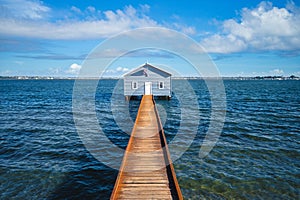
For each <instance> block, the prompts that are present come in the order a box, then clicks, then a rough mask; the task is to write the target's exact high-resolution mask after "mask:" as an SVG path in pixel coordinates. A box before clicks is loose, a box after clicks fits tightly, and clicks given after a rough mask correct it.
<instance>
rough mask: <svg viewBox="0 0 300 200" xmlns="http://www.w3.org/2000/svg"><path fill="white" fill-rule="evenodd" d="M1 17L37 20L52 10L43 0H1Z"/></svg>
mask: <svg viewBox="0 0 300 200" xmlns="http://www.w3.org/2000/svg"><path fill="white" fill-rule="evenodd" d="M0 3H1V5H0V8H1V14H0V16H1V18H4V17H11V18H15V19H27V20H28V19H31V20H37V19H42V18H44V17H45V16H46V15H47V13H48V12H49V11H50V10H51V9H50V8H49V7H47V6H45V5H43V3H42V2H41V1H31V0H1V1H0Z"/></svg>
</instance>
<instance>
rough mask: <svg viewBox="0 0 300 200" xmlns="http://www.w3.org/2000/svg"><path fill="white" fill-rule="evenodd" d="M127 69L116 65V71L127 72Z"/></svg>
mask: <svg viewBox="0 0 300 200" xmlns="http://www.w3.org/2000/svg"><path fill="white" fill-rule="evenodd" d="M128 70H129V69H128V68H126V67H117V72H127V71H128Z"/></svg>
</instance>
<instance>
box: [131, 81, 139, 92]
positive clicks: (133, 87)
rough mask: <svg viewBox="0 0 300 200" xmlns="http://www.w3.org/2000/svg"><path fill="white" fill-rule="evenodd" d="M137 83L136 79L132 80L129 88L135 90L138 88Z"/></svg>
mask: <svg viewBox="0 0 300 200" xmlns="http://www.w3.org/2000/svg"><path fill="white" fill-rule="evenodd" d="M138 87H139V85H138V82H137V81H132V82H131V89H133V90H136V89H138Z"/></svg>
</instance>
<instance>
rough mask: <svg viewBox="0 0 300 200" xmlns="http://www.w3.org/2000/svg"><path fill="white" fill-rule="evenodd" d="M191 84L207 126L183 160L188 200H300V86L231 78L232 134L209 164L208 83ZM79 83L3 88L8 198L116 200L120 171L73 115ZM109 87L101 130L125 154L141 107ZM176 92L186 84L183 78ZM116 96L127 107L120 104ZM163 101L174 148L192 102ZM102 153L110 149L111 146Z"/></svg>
mask: <svg viewBox="0 0 300 200" xmlns="http://www.w3.org/2000/svg"><path fill="white" fill-rule="evenodd" d="M189 83H190V85H191V86H192V88H193V89H194V91H195V94H196V95H197V98H198V99H197V101H198V103H199V109H200V115H199V117H200V121H199V127H198V128H197V134H196V136H195V139H194V140H193V143H192V144H191V146H190V147H189V148H188V150H187V151H186V152H185V153H184V154H183V156H182V157H181V158H180V159H178V160H176V162H175V163H174V166H175V169H176V173H177V178H178V181H179V184H180V186H181V190H182V193H183V195H184V197H185V199H200V198H202V199H299V195H300V181H299V180H300V149H299V146H300V145H299V143H300V130H299V128H300V81H233V80H232V81H230V80H226V81H224V85H225V89H226V98H227V108H226V120H225V124H224V128H223V131H222V134H221V136H220V138H219V140H218V142H217V144H216V146H215V147H214V149H213V150H212V151H211V152H210V154H209V155H208V156H207V157H206V158H204V159H200V158H199V157H198V155H199V149H200V146H201V144H202V142H203V140H204V136H205V132H206V131H207V129H208V126H209V120H210V114H211V109H210V106H211V104H210V96H209V93H208V91H207V88H206V86H205V83H204V82H203V81H199V80H194V81H190V82H189ZM73 84H74V81H72V80H1V81H0V91H1V96H0V183H1V184H0V199H108V198H109V196H110V194H111V191H112V189H113V186H114V182H115V179H116V177H117V174H118V171H117V170H114V169H111V168H110V167H108V166H106V165H104V164H102V163H101V162H99V161H98V160H97V159H95V158H94V157H93V156H92V155H91V154H90V153H89V151H88V150H87V149H86V148H85V146H84V145H83V143H82V141H81V140H80V137H79V136H78V134H77V132H76V128H75V125H74V121H73V115H72V89H73ZM101 85H102V87H101V88H98V90H97V94H96V101H95V104H96V112H97V118H98V119H99V124H100V125H101V126H102V127H103V131H104V133H105V134H106V136H107V137H108V138H109V139H110V140H111V141H112V142H113V143H114V144H116V145H117V146H119V147H120V148H122V149H125V147H126V144H127V141H128V139H129V136H128V135H127V134H126V132H128V131H129V132H130V130H131V128H132V127H131V126H132V121H134V119H135V116H136V112H137V109H138V105H139V104H138V101H132V102H130V104H129V105H127V104H126V103H124V101H123V99H122V100H121V95H114V94H112V92H113V90H114V87H115V86H116V85H118V83H117V81H115V80H104V81H102V82H101ZM173 87H177V88H180V87H182V84H181V82H180V81H174V84H173ZM115 96H116V97H118V98H116V100H114V101H115V102H118V103H116V104H115V105H112V104H111V103H110V102H111V101H112V100H113V99H114V98H115ZM187 98H188V96H187ZM157 104H158V108H159V110H160V115H161V118H162V121H163V123H164V128H165V134H166V136H167V139H168V141H169V142H171V141H172V140H173V139H174V138H175V135H176V133H177V132H178V129H179V127H180V126H181V125H182V124H181V114H182V112H183V111H182V110H181V109H180V108H181V107H184V106H187V105H182V102H180V101H179V100H178V98H176V96H174V98H172V100H171V101H162V100H158V101H157ZM128 107H129V118H130V119H124V122H123V124H122V122H119V123H117V121H118V120H117V119H116V118H115V117H116V116H114V112H113V111H112V110H113V109H115V110H118V109H120V110H122V109H124V108H125V109H126V108H127V109H128ZM190 112H191V115H192V114H193V113H194V112H195V109H194V110H193V109H192V108H191V111H190ZM119 115H120V116H119V117H121V118H122V115H124V116H125V114H124V113H123V112H119ZM117 117H118V116H117ZM191 119H193V116H191ZM128 120H129V121H128ZM120 123H121V124H120ZM195 124H197V122H195V121H193V120H191V121H190V124H188V125H185V126H186V127H181V128H182V130H185V131H187V132H188V131H189V129H190V128H189V127H192V126H193V125H195ZM118 126H120V127H122V128H118ZM98 148H99V149H100V152H101V150H102V151H103V152H104V151H106V148H107V147H105V146H101V145H100V146H99V147H98ZM173 151H174V150H173ZM171 152H172V149H171ZM118 162H120V161H118Z"/></svg>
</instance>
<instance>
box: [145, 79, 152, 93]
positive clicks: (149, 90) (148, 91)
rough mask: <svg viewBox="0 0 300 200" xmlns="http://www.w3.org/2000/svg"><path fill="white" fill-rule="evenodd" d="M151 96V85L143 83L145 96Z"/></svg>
mask: <svg viewBox="0 0 300 200" xmlns="http://www.w3.org/2000/svg"><path fill="white" fill-rule="evenodd" d="M151 94H152V83H151V82H145V95H151Z"/></svg>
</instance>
